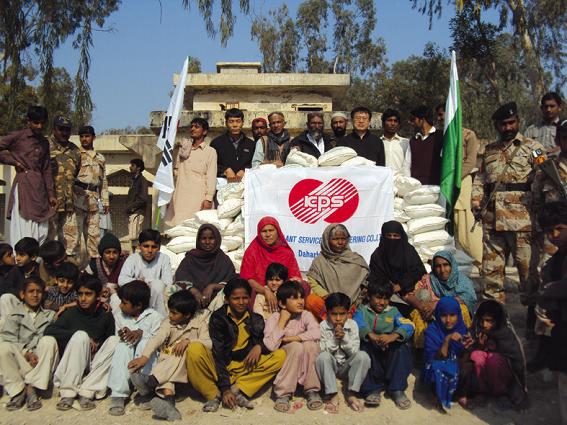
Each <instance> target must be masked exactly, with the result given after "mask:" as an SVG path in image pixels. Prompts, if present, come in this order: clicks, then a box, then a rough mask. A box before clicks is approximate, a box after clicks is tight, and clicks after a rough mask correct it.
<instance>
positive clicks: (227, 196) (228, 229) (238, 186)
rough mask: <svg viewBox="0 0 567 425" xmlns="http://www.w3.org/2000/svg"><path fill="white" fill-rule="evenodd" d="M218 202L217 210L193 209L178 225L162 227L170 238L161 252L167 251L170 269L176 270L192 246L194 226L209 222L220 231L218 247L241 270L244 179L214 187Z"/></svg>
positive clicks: (195, 230) (194, 235) (194, 242)
mask: <svg viewBox="0 0 567 425" xmlns="http://www.w3.org/2000/svg"><path fill="white" fill-rule="evenodd" d="M217 199H218V202H219V206H218V209H216V210H203V211H199V212H196V213H195V214H194V217H193V218H190V219H188V220H185V221H184V222H183V223H182V224H181V225H179V226H175V227H172V228H171V229H169V230H166V231H165V234H166V235H167V236H168V237H170V238H171V240H170V241H169V243H168V244H167V245H166V246H162V247H161V252H163V253H164V254H166V255H167V256H168V257H169V259H170V261H171V266H172V268H173V270H176V269H177V267H178V266H179V263H180V262H181V260H183V257H184V256H185V253H186V252H187V251H190V250H192V249H194V248H195V246H196V241H197V230H198V229H199V227H200V226H201V225H202V224H206V223H209V224H212V225H214V226H215V227H216V228H217V229H219V231H220V233H221V235H222V244H221V249H222V250H223V251H224V252H225V253H226V254H227V255H228V257H229V258H230V259H231V260H232V262H233V263H234V267H235V268H236V271H237V272H238V271H240V264H241V262H242V256H243V255H244V218H243V217H242V213H243V206H244V182H240V183H228V184H227V185H225V186H223V187H221V188H220V189H219V190H218V191H217Z"/></svg>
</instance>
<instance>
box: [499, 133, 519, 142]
mask: <svg viewBox="0 0 567 425" xmlns="http://www.w3.org/2000/svg"><path fill="white" fill-rule="evenodd" d="M516 134H518V132H517V131H516V130H509V131H503V132H502V135H501V136H500V137H502V140H503V141H504V142H509V141H510V140H514V137H516Z"/></svg>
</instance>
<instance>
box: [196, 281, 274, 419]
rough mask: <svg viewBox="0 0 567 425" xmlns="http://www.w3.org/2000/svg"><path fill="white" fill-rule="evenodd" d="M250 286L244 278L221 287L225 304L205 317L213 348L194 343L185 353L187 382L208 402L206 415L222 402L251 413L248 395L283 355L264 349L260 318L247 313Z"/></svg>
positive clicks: (252, 406) (269, 374)
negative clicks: (207, 317) (205, 347)
mask: <svg viewBox="0 0 567 425" xmlns="http://www.w3.org/2000/svg"><path fill="white" fill-rule="evenodd" d="M251 294H252V288H251V287H250V284H249V283H248V281H246V280H245V279H241V278H234V279H231V280H230V281H229V282H228V283H227V284H226V286H225V288H224V296H225V299H226V304H225V305H224V306H223V307H221V308H220V309H218V310H217V311H215V312H214V313H213V314H212V315H211V318H210V322H209V332H210V334H211V337H212V339H213V350H212V353H211V351H210V350H206V349H204V348H203V347H201V346H199V345H194V346H192V347H190V348H189V350H188V351H187V371H188V374H189V382H190V383H191V385H192V386H193V388H195V389H196V390H197V391H198V392H199V393H200V394H201V395H202V396H203V397H205V399H206V400H207V402H206V403H205V405H204V406H203V410H204V411H205V412H215V411H217V410H218V409H219V407H220V404H221V400H222V403H223V404H224V405H225V406H226V407H228V408H229V409H235V408H236V407H237V406H240V407H245V408H247V409H253V408H254V404H253V403H252V402H251V401H250V400H249V398H248V397H252V396H253V395H254V394H256V392H258V390H260V388H262V387H263V386H264V384H266V383H267V382H269V381H270V379H272V378H273V377H274V376H275V375H276V373H277V372H278V371H279V370H280V369H281V367H282V365H283V363H284V359H285V351H284V350H281V349H279V350H276V351H274V352H273V353H270V352H269V351H268V349H267V348H266V347H265V346H264V343H263V339H264V319H263V318H262V316H260V315H259V314H256V313H253V312H251V311H250V310H249V307H248V304H249V303H250V296H251Z"/></svg>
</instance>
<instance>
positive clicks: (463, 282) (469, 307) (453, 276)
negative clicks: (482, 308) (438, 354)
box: [411, 251, 476, 348]
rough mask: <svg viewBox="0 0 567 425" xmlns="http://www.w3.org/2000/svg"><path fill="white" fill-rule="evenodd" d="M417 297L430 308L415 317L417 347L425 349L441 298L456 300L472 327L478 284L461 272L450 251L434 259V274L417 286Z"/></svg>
mask: <svg viewBox="0 0 567 425" xmlns="http://www.w3.org/2000/svg"><path fill="white" fill-rule="evenodd" d="M414 295H415V297H416V298H417V299H418V300H419V301H420V302H421V303H422V304H425V305H426V306H427V308H422V309H418V310H414V311H412V313H411V320H412V321H413V323H414V325H415V333H414V345H415V346H416V347H418V348H421V347H423V331H424V330H425V328H426V327H427V322H430V321H431V320H433V314H428V313H429V312H433V310H435V306H436V305H437V302H438V301H439V298H441V297H453V298H455V299H456V300H457V301H458V302H459V304H460V306H461V312H462V313H463V320H464V321H465V324H466V325H467V327H470V326H471V323H472V320H471V319H472V317H471V312H472V311H474V305H475V303H476V293H475V292H474V284H473V282H472V280H471V279H470V278H469V277H468V276H466V275H465V274H463V273H461V272H459V264H458V263H457V260H456V259H455V257H454V256H453V254H451V253H450V252H449V251H439V252H437V253H436V254H435V255H434V256H433V268H432V270H431V273H430V274H429V275H428V276H426V277H425V278H424V279H422V280H421V281H419V282H418V283H417V285H416V286H415V290H414Z"/></svg>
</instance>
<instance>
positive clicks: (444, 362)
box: [422, 297, 473, 413]
mask: <svg viewBox="0 0 567 425" xmlns="http://www.w3.org/2000/svg"><path fill="white" fill-rule="evenodd" d="M434 316H435V320H434V321H433V322H431V323H430V324H429V326H428V327H427V329H426V330H425V342H424V350H423V361H424V363H425V367H424V369H423V372H422V380H423V383H424V384H425V385H429V386H431V388H432V390H433V393H434V398H435V406H436V408H437V409H438V410H439V411H440V412H441V413H447V412H446V410H445V409H449V408H450V407H451V400H452V398H453V394H454V393H455V391H456V390H457V385H458V383H459V375H460V370H461V367H460V365H459V362H460V360H461V358H462V357H463V354H464V352H465V349H467V348H469V347H470V346H471V345H472V343H473V340H472V338H471V336H470V334H469V333H468V330H467V327H466V326H465V322H464V321H463V315H462V312H461V306H460V304H459V302H458V301H457V300H456V299H455V298H453V297H443V298H441V299H440V300H439V301H438V302H437V306H436V307H435V313H434Z"/></svg>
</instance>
